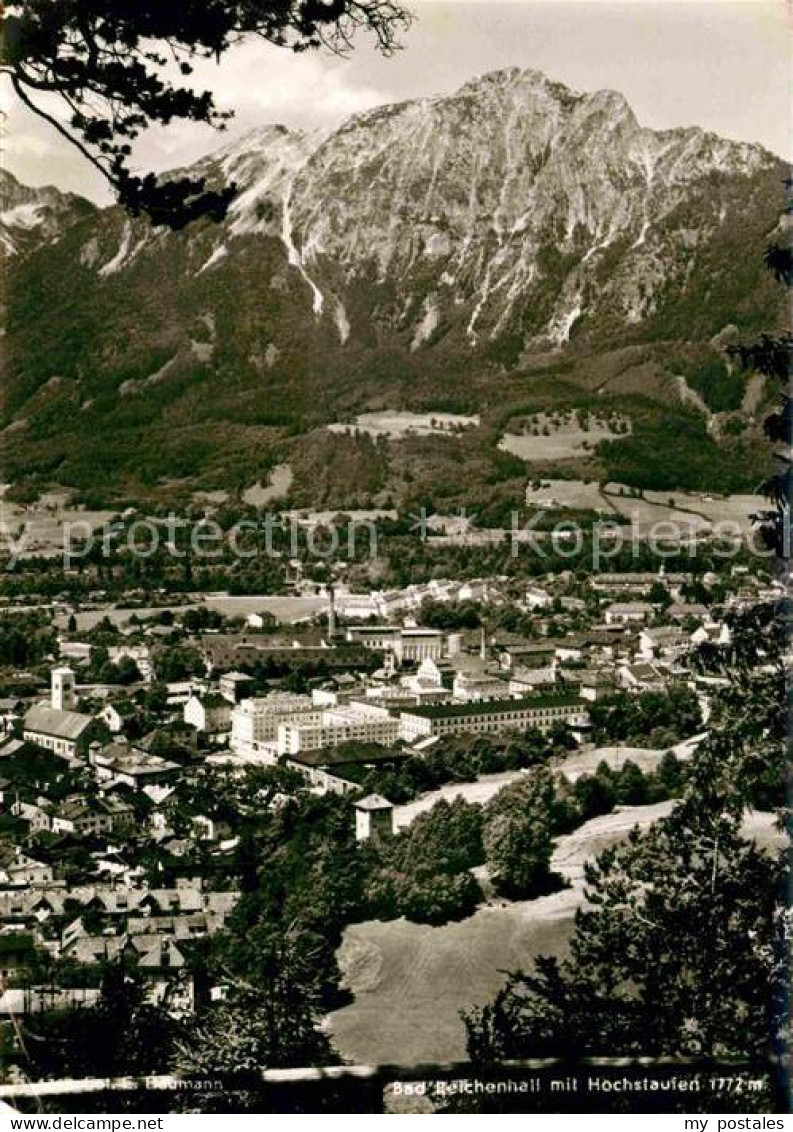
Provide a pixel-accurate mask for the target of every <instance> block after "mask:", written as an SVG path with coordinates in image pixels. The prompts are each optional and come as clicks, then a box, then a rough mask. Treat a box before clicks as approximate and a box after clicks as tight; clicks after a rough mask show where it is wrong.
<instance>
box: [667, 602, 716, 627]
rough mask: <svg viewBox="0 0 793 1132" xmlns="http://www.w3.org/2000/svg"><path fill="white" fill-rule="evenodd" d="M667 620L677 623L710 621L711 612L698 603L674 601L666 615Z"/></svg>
mask: <svg viewBox="0 0 793 1132" xmlns="http://www.w3.org/2000/svg"><path fill="white" fill-rule="evenodd" d="M664 616H665V617H666V619H667V620H669V621H676V622H686V621H699V622H700V623H702V622H703V621H708V620H710V610H709V609H708V607H707V606H706V605H699V604H698V603H697V602H693V601H692V602H687V601H674V602H672V604H671V605H670V606H669V608H668V609H667V610H666V613H665V614H664Z"/></svg>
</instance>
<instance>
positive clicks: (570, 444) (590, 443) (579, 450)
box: [498, 413, 630, 462]
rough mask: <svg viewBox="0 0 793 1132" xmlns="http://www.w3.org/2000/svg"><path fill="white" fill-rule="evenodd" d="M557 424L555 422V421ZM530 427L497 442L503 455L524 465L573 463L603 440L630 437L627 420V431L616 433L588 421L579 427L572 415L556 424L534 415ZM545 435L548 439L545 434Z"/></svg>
mask: <svg viewBox="0 0 793 1132" xmlns="http://www.w3.org/2000/svg"><path fill="white" fill-rule="evenodd" d="M557 420H558V418H557ZM531 427H532V428H534V430H535V432H534V433H532V432H531V431H529V429H528V427H526V426H524V431H523V432H520V433H513V432H506V433H505V434H504V435H503V436H502V438H501V440H500V441H499V442H498V446H499V448H500V449H501V450H502V451H503V452H509V453H511V454H512V455H513V456H517V457H519V458H520V459H521V460H526V461H527V462H529V461H532V460H542V461H548V460H572V459H574V458H575V457H577V456H586V455H587V453H589V452H591V451H593V450H594V448H595V446H596V445H597V444H599V443H600V442H601V441H602V440H620V439H623V438H624V437H626V436H630V425H629V422H628V421H627V420H626V421H625V422H624V427H625V428H626V431H624V432H617V431H615V430H614V429H613V428H611V427H609V425H608V424H606V423H604V422H603V421H600V420H597V419H595V418H594V417H590V418H589V420H588V422H587V426H586V427H585V428H582V427H581V424H580V423H579V422H578V420H577V419H576V417H575V416H574V415H571V416H569V417H566V418H565V419H564V420H563V421H561V423H555V422H554V420H553V418H552V417H551V416H549V415H548V414H546V413H537V414H536V415H535V416H534V417H533V418H532V423H531ZM545 432H547V435H544V433H545Z"/></svg>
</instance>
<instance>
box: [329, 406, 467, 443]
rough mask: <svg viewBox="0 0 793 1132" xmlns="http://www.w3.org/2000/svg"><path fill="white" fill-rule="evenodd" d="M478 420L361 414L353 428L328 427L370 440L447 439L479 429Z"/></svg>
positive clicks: (455, 415) (447, 415)
mask: <svg viewBox="0 0 793 1132" xmlns="http://www.w3.org/2000/svg"><path fill="white" fill-rule="evenodd" d="M479 421H480V418H479V417H478V416H471V417H468V416H463V415H462V414H461V413H407V412H404V413H403V412H381V413H361V415H360V416H358V417H356V418H355V420H354V421H352V422H351V423H350V424H331V425H328V426H327V427H328V429H329V431H330V432H342V433H343V432H355V431H356V430H357V431H359V432H368V433H369V435H370V436H375V437H376V436H387V437H389V438H390V439H392V440H399V439H400V438H401V437H403V436H408V435H411V434H412V435H414V436H443V435H444V433H446V434H448V433H454V432H456V431H457V430H458V429H460V428H475V427H477V426H478V425H479Z"/></svg>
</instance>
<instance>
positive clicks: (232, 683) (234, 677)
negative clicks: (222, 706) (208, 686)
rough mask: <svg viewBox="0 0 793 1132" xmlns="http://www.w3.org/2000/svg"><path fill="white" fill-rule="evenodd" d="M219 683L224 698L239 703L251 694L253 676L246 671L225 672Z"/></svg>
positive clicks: (232, 702)
mask: <svg viewBox="0 0 793 1132" xmlns="http://www.w3.org/2000/svg"><path fill="white" fill-rule="evenodd" d="M218 685H219V688H220V694H221V696H222V697H223V699H224V700H228V702H229V703H230V704H238V703H240V702H241V701H242V700H245V699H247V698H248V697H249V696H250V693H251V687H252V685H253V677H252V676H249V675H248V674H247V673H245V672H224V673H223V675H222V676H221V677H220V680H219V681H218Z"/></svg>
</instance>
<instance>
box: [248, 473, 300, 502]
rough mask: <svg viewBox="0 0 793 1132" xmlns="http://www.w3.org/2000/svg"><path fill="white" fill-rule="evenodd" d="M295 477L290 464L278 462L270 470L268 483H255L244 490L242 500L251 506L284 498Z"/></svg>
mask: <svg viewBox="0 0 793 1132" xmlns="http://www.w3.org/2000/svg"><path fill="white" fill-rule="evenodd" d="M294 478H295V476H294V472H293V471H292V469H291V467H290V466H289V464H277V465H276V466H275V467H274V468H273V470H272V471H271V472H270V476H269V478H268V480H267V483H266V484H261V483H255V484H253V486H252V487H248V488H246V489H245V491H243V493H242V501H243V503H248V504H250V506H251V507H264V506H265V504H267V503H272V502H273V500H275V499H282V498H283V497H284V496H285V495H286V494H287V492H288V491H289V489H290V487H291V486H292V483H293V481H294Z"/></svg>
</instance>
